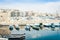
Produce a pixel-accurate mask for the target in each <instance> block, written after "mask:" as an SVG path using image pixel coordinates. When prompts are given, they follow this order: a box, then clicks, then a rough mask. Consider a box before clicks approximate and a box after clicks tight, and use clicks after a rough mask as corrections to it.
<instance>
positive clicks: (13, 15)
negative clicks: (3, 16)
mask: <svg viewBox="0 0 60 40" xmlns="http://www.w3.org/2000/svg"><path fill="white" fill-rule="evenodd" d="M19 16H20V12H11V17H19Z"/></svg>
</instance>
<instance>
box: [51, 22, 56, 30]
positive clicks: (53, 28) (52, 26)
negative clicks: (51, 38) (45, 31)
mask: <svg viewBox="0 0 60 40" xmlns="http://www.w3.org/2000/svg"><path fill="white" fill-rule="evenodd" d="M51 29H52V31H54V30H55V25H54V23H51Z"/></svg>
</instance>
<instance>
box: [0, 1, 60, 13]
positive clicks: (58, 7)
mask: <svg viewBox="0 0 60 40" xmlns="http://www.w3.org/2000/svg"><path fill="white" fill-rule="evenodd" d="M0 8H1V9H2V8H4V9H8V8H10V9H19V10H23V11H25V10H29V11H30V10H33V11H40V12H47V13H56V12H58V13H60V0H0Z"/></svg>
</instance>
